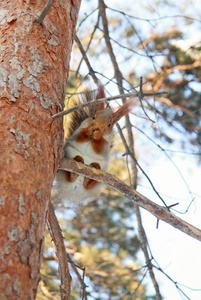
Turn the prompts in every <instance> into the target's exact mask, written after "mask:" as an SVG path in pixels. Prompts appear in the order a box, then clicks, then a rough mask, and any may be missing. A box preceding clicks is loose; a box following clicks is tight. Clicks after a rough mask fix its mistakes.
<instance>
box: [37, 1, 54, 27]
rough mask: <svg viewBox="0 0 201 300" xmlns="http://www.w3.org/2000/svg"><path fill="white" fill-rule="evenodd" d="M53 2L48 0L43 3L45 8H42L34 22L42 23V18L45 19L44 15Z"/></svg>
mask: <svg viewBox="0 0 201 300" xmlns="http://www.w3.org/2000/svg"><path fill="white" fill-rule="evenodd" d="M53 3H54V0H48V2H47V4H46V5H45V8H44V9H43V11H42V13H41V15H40V16H39V17H38V19H37V20H36V21H35V23H37V24H39V25H41V24H42V22H43V20H44V19H45V17H46V15H47V14H48V12H49V10H50V8H51V7H52V5H53Z"/></svg>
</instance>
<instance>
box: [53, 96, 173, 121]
mask: <svg viewBox="0 0 201 300" xmlns="http://www.w3.org/2000/svg"><path fill="white" fill-rule="evenodd" d="M164 94H168V92H165V91H163V92H153V93H151V92H150V93H143V97H152V96H161V95H164ZM129 97H138V93H127V94H120V95H116V96H111V97H106V98H101V99H95V100H92V101H90V102H87V103H82V104H79V105H76V106H74V107H72V108H70V109H67V110H64V111H61V112H60V113H58V114H55V115H53V116H51V119H52V120H56V119H57V118H60V117H63V116H64V115H67V114H69V113H71V112H73V111H75V110H78V109H83V108H84V107H86V106H89V105H93V104H94V103H97V104H98V103H103V102H107V101H112V100H115V99H122V98H124V99H125V98H129Z"/></svg>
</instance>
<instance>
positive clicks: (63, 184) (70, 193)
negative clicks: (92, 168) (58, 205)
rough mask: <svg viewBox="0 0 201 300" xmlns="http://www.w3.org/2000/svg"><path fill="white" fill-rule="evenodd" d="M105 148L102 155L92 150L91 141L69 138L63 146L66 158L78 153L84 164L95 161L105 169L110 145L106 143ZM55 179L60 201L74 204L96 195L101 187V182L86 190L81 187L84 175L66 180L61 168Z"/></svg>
mask: <svg viewBox="0 0 201 300" xmlns="http://www.w3.org/2000/svg"><path fill="white" fill-rule="evenodd" d="M105 148H106V149H104V155H99V154H96V153H95V152H94V151H93V149H92V147H91V142H88V143H83V144H82V143H76V142H75V141H74V140H73V141H72V140H70V139H69V142H68V145H67V147H66V148H65V156H66V157H67V158H74V157H75V156H76V155H79V156H81V157H82V158H83V159H84V163H85V164H87V165H90V164H91V163H94V162H96V163H99V164H100V167H101V170H103V171H107V168H108V160H109V148H110V145H108V144H107V145H106V147H105ZM56 181H57V187H58V191H59V198H60V199H61V201H67V202H71V203H76V204H79V203H81V202H83V200H85V199H90V198H94V197H97V195H98V193H99V190H100V188H101V184H100V183H98V184H96V185H95V186H94V187H93V188H92V189H90V190H86V189H85V188H84V187H83V181H84V176H81V175H79V176H78V177H77V179H76V180H75V182H68V181H67V180H66V174H65V171H62V170H59V172H58V173H57V176H56Z"/></svg>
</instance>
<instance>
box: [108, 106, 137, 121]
mask: <svg viewBox="0 0 201 300" xmlns="http://www.w3.org/2000/svg"><path fill="white" fill-rule="evenodd" d="M135 105H136V102H135V101H133V100H127V101H126V103H125V104H124V105H122V106H121V107H120V108H119V109H118V110H117V111H116V112H114V113H113V114H112V118H113V124H115V123H117V122H118V121H119V120H120V119H121V118H122V117H123V116H126V115H127V114H128V113H129V112H130V111H131V110H132V108H133V106H135Z"/></svg>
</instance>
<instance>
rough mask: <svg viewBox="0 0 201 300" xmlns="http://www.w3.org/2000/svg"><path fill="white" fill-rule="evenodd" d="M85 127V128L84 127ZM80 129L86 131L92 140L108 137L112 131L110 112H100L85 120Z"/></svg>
mask: <svg viewBox="0 0 201 300" xmlns="http://www.w3.org/2000/svg"><path fill="white" fill-rule="evenodd" d="M85 126H86V127H85ZM82 127H84V128H85V130H86V131H87V134H88V136H90V137H91V138H93V139H94V140H97V141H98V140H100V139H101V138H102V137H103V138H104V136H105V135H110V134H111V132H112V129H113V117H112V112H111V111H109V110H100V111H97V112H96V114H95V115H94V116H93V117H92V118H88V119H86V120H85V121H84V122H83V123H82Z"/></svg>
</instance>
